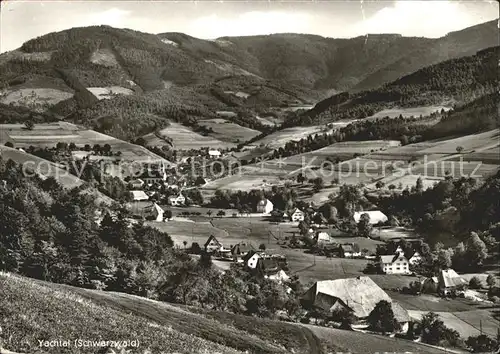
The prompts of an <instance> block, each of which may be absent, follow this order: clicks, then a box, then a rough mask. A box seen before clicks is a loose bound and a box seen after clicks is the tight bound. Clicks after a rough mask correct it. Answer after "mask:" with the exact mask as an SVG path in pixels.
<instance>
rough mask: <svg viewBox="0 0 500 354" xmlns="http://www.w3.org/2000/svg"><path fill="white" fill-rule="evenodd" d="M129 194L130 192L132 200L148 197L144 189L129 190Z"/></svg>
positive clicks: (146, 198)
mask: <svg viewBox="0 0 500 354" xmlns="http://www.w3.org/2000/svg"><path fill="white" fill-rule="evenodd" d="M130 194H132V200H133V201H134V202H137V201H141V200H148V199H149V197H148V195H147V194H146V193H144V191H130Z"/></svg>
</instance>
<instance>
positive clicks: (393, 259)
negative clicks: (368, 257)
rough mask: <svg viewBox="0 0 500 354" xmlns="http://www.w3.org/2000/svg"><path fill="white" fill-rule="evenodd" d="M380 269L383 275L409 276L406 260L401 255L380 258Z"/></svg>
mask: <svg viewBox="0 0 500 354" xmlns="http://www.w3.org/2000/svg"><path fill="white" fill-rule="evenodd" d="M380 268H381V269H382V270H383V271H384V273H385V274H409V273H410V268H409V262H408V259H406V257H405V256H404V254H402V253H398V254H391V255H382V256H380Z"/></svg>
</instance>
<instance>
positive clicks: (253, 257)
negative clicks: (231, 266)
mask: <svg viewBox="0 0 500 354" xmlns="http://www.w3.org/2000/svg"><path fill="white" fill-rule="evenodd" d="M261 258H262V257H261V255H260V254H259V253H257V252H255V251H249V252H248V253H247V254H246V255H245V256H244V257H243V262H244V263H245V265H246V266H247V267H248V268H250V269H255V268H257V264H258V263H259V259H261Z"/></svg>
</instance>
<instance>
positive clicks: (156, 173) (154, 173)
mask: <svg viewBox="0 0 500 354" xmlns="http://www.w3.org/2000/svg"><path fill="white" fill-rule="evenodd" d="M163 175H164V173H163V171H161V170H146V171H144V172H143V173H142V174H141V175H140V176H139V177H137V178H140V179H144V178H161V179H163Z"/></svg>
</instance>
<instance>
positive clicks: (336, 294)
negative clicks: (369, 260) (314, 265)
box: [302, 277, 410, 331]
mask: <svg viewBox="0 0 500 354" xmlns="http://www.w3.org/2000/svg"><path fill="white" fill-rule="evenodd" d="M302 298H303V300H305V301H306V302H307V303H309V305H312V306H314V307H317V308H321V309H323V310H325V311H328V312H333V311H336V310H340V309H347V310H349V311H352V313H353V314H354V316H356V317H357V318H358V319H359V320H363V319H365V318H366V317H368V315H369V314H370V312H371V311H372V310H373V309H374V308H375V305H377V303H378V302H379V301H381V300H385V301H388V302H390V303H391V304H392V310H393V311H394V316H395V318H396V320H397V321H398V322H399V323H400V324H401V327H402V331H406V330H407V329H408V323H409V321H410V316H409V315H408V312H407V311H406V310H405V309H404V308H403V307H401V305H399V304H398V303H396V302H393V301H392V299H391V298H390V297H389V295H387V293H386V292H385V291H384V290H382V288H380V287H379V286H378V285H377V284H375V282H374V281H373V280H372V279H371V278H370V277H357V278H346V279H337V280H323V281H318V282H316V283H315V284H314V285H313V286H312V287H311V288H309V290H307V291H306V292H305V294H304V295H303V297H302Z"/></svg>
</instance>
